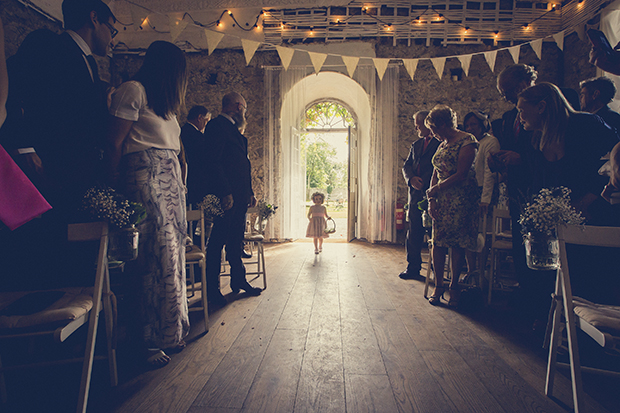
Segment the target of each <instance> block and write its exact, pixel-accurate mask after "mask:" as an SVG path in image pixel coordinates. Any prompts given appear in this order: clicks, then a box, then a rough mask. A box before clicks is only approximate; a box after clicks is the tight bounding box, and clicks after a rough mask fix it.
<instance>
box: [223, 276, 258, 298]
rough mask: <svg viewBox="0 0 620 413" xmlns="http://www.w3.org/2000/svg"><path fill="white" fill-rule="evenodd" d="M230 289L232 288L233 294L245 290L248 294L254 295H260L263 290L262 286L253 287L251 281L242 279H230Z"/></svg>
mask: <svg viewBox="0 0 620 413" xmlns="http://www.w3.org/2000/svg"><path fill="white" fill-rule="evenodd" d="M230 289H231V290H232V292H233V294H237V293H238V292H239V290H244V291H245V292H246V294H248V295H253V296H257V295H260V293H261V292H262V291H263V290H262V289H260V288H255V287H252V286H251V285H250V283H249V282H247V281H246V280H241V281H234V280H230Z"/></svg>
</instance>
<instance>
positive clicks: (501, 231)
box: [485, 206, 512, 304]
mask: <svg viewBox="0 0 620 413" xmlns="http://www.w3.org/2000/svg"><path fill="white" fill-rule="evenodd" d="M491 219H492V222H491V224H492V227H491V244H490V245H489V250H490V256H491V260H490V261H491V262H490V264H489V270H488V272H487V274H488V275H487V279H488V281H489V291H488V296H487V303H488V304H491V297H492V294H493V288H494V286H495V283H496V281H497V279H498V278H499V277H498V273H499V269H500V267H501V261H502V257H505V256H507V255H512V229H511V223H512V221H511V218H510V211H509V210H508V209H504V208H500V207H498V206H495V207H493V215H492V218H491ZM485 264H486V263H485Z"/></svg>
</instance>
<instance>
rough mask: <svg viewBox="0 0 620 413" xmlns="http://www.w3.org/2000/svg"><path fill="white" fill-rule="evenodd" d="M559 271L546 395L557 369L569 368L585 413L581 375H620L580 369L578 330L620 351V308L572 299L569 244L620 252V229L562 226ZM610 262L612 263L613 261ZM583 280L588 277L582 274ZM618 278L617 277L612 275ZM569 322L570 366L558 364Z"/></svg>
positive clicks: (550, 328)
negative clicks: (558, 353) (563, 333)
mask: <svg viewBox="0 0 620 413" xmlns="http://www.w3.org/2000/svg"><path fill="white" fill-rule="evenodd" d="M557 232H558V239H559V244H560V268H559V269H558V270H557V277H556V284H555V293H554V301H553V311H552V316H551V317H550V322H549V324H548V326H547V336H546V339H545V345H549V358H548V363H547V378H546V382H545V394H546V395H547V396H549V397H551V396H552V395H553V384H554V378H555V371H556V368H557V366H567V367H569V369H570V372H571V384H572V391H573V405H574V411H575V412H576V413H578V412H583V411H584V406H583V388H582V381H581V371H582V370H583V371H589V372H592V373H602V374H605V375H613V376H617V377H620V373H618V372H610V371H607V370H600V369H593V368H589V367H585V366H581V362H580V359H579V347H578V343H577V331H576V330H577V328H579V329H581V330H582V331H583V332H585V333H586V334H588V335H589V336H591V337H592V338H593V339H594V340H595V341H596V342H597V343H598V344H599V345H601V346H602V347H605V348H607V349H612V348H616V349H617V348H618V345H619V344H620V307H617V306H606V305H599V304H595V303H591V302H589V301H587V300H583V299H581V298H579V297H573V293H572V287H571V281H570V272H569V268H568V258H567V256H566V244H576V245H590V246H598V247H616V248H620V228H615V227H594V226H559V227H558V231H557ZM610 259H613V258H612V257H610ZM580 276H585V274H581V275H580ZM610 276H612V277H613V276H618V274H610ZM562 316H564V320H565V321H566V326H565V327H566V336H567V340H568V356H569V357H568V358H569V363H568V365H566V364H565V363H559V362H558V361H557V350H558V348H559V346H560V341H561V338H562V336H561V334H562V330H563V328H562V327H563V326H562V323H563V320H562Z"/></svg>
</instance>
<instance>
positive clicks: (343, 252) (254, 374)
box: [89, 242, 620, 413]
mask: <svg viewBox="0 0 620 413" xmlns="http://www.w3.org/2000/svg"><path fill="white" fill-rule="evenodd" d="M266 256H267V272H268V285H269V288H268V289H267V290H266V291H264V292H263V294H262V295H260V296H259V297H244V296H243V295H240V296H238V297H236V299H233V298H232V297H229V300H230V301H231V302H230V303H229V305H227V306H226V307H225V308H223V309H221V310H219V311H217V312H215V313H213V314H212V315H211V328H210V331H209V332H208V334H206V335H204V336H202V337H200V338H198V339H196V340H195V341H192V342H190V343H189V344H188V346H187V348H186V349H185V350H184V351H183V352H181V353H179V354H176V355H173V356H172V361H171V363H170V364H169V365H168V366H166V367H165V368H162V369H159V370H153V371H147V372H143V373H141V374H139V375H135V376H133V377H131V376H130V377H127V375H125V376H123V374H122V372H123V366H122V365H121V366H120V367H119V369H120V370H121V376H122V377H125V378H124V379H123V382H121V384H120V385H119V387H117V388H115V389H110V388H109V386H108V387H107V388H106V383H105V380H103V379H100V378H99V379H97V380H95V384H94V386H95V387H94V388H93V390H92V397H91V401H90V403H89V411H91V412H119V413H120V412H125V413H138V412H178V413H198V412H205V413H215V412H227V413H233V412H295V413H296V412H300V413H301V412H348V413H353V412H565V411H570V408H569V407H567V406H566V405H565V404H563V403H566V404H567V405H568V406H570V405H572V402H571V397H570V381H569V380H568V379H567V378H566V377H565V376H563V375H560V377H558V379H557V380H556V397H557V398H558V399H559V402H557V401H555V400H552V399H549V398H547V397H546V396H545V395H544V375H545V363H546V361H545V356H544V351H542V350H538V349H537V346H536V345H535V344H533V343H532V342H531V340H530V339H528V337H526V336H524V335H523V334H521V332H520V331H518V330H515V328H514V325H515V324H514V323H513V322H511V321H510V320H508V319H504V318H503V317H505V313H504V312H503V311H502V310H501V309H497V308H494V307H492V308H485V309H484V310H483V311H481V312H480V313H478V314H461V313H459V312H457V311H454V310H451V309H449V308H447V307H446V306H439V307H433V306H431V305H429V304H428V303H427V301H426V300H425V299H424V297H423V296H422V293H423V287H424V284H423V282H422V281H417V280H411V281H405V280H401V279H399V278H398V276H397V274H398V273H399V272H400V271H401V270H402V269H403V268H404V266H405V253H404V249H403V247H399V246H385V245H373V244H367V243H363V242H354V243H326V244H325V245H324V252H323V253H322V254H320V255H315V254H314V253H313V248H312V244H309V243H305V242H295V243H288V244H279V245H269V246H267V248H266ZM225 280H226V279H224V278H223V282H227V281H225ZM254 284H255V285H260V282H259V281H254ZM226 292H227V291H226V290H224V293H225V294H226ZM201 328H203V327H202V323H201V322H200V320H196V321H194V323H193V329H195V330H200V329H201ZM96 368H98V369H104V370H105V366H104V365H103V364H99V365H96ZM105 378H106V377H104V379H105ZM584 380H585V382H586V385H587V384H588V382H589V380H590V376H585V377H584ZM609 380H610V379H607V382H609ZM618 384H620V383H619V382H618V381H616V385H618ZM586 388H587V386H586ZM612 388H613V387H612ZM616 388H620V387H616ZM616 393H617V392H616ZM593 396H594V397H592V396H591V395H588V397H587V399H586V407H587V411H590V412H605V411H614V408H613V406H615V407H617V406H618V405H619V404H618V403H619V402H620V398H619V396H618V395H617V394H615V395H611V396H600V395H597V394H593ZM562 402H563V403H562ZM605 406H607V409H606V408H605ZM609 406H612V407H611V408H610V407H609ZM615 411H617V410H615Z"/></svg>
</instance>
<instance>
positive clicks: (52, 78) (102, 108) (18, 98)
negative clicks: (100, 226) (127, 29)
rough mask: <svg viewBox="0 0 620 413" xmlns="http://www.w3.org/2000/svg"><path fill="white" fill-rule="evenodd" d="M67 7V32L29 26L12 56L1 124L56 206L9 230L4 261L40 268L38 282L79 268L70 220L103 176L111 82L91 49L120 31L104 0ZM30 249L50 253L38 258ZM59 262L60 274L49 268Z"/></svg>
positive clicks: (77, 0)
mask: <svg viewBox="0 0 620 413" xmlns="http://www.w3.org/2000/svg"><path fill="white" fill-rule="evenodd" d="M62 10H63V17H64V23H65V29H66V31H65V32H64V33H62V34H60V35H57V34H55V33H53V32H51V31H49V30H37V31H35V32H33V33H30V34H29V35H28V36H27V37H26V39H25V40H24V42H23V43H22V45H21V46H20V48H19V50H18V51H17V53H16V54H15V55H14V56H12V57H11V58H10V59H9V62H8V68H9V81H10V86H9V101H8V103H7V108H8V118H7V122H6V123H5V125H4V126H3V128H2V131H1V139H2V143H3V145H4V146H5V147H6V148H7V150H9V151H10V153H11V154H12V155H13V156H14V159H15V160H16V162H17V163H18V164H19V165H20V167H21V168H22V169H23V170H24V171H25V172H26V174H27V175H28V176H29V177H30V178H31V180H32V181H33V183H34V184H35V186H37V189H39V191H40V192H41V193H42V194H43V195H44V196H45V198H46V199H47V200H48V201H49V203H50V204H51V205H52V207H53V208H52V210H51V211H49V212H47V213H45V214H44V215H43V217H42V219H40V220H34V221H31V222H30V223H28V224H26V225H24V226H23V227H21V228H19V229H18V230H16V231H14V232H13V233H11V234H9V235H8V236H7V235H6V234H5V235H3V237H4V238H5V239H4V240H3V241H7V243H8V244H9V245H12V246H13V248H14V251H13V250H12V251H8V250H6V249H4V251H3V255H5V254H6V255H5V256H6V258H7V260H4V259H3V263H6V265H8V266H9V267H10V263H13V265H14V266H15V268H18V269H19V270H20V271H24V270H26V271H29V272H31V273H34V274H38V275H40V280H37V281H39V284H38V285H34V284H35V283H33V286H34V287H39V288H46V287H52V286H54V283H53V282H54V281H55V280H58V282H61V278H62V279H64V278H66V276H67V275H69V276H70V275H72V273H73V272H75V274H73V275H74V276H75V275H77V274H79V272H78V271H77V268H79V264H75V262H76V261H79V259H75V258H77V257H74V254H73V253H72V252H71V251H72V250H71V249H70V248H71V247H70V246H69V245H68V244H67V223H68V222H71V221H72V220H75V219H76V216H77V215H78V214H77V211H78V209H79V207H80V203H81V198H82V196H83V195H84V192H85V191H86V189H88V188H89V187H91V186H93V185H95V184H96V182H97V179H98V178H99V177H100V176H101V175H100V174H101V172H102V166H101V164H102V163H101V153H102V149H103V133H104V132H105V123H106V119H107V116H108V115H107V101H106V97H107V96H106V85H105V83H103V82H102V81H101V80H100V78H99V74H98V68H97V64H96V62H95V59H94V57H93V56H92V55H93V54H95V55H98V56H106V55H107V53H108V52H109V50H110V46H111V42H112V38H113V37H114V35H115V34H116V32H117V30H116V29H115V28H114V23H115V22H116V19H115V17H114V15H113V14H112V12H111V11H110V9H109V7H108V6H107V5H106V4H105V3H103V2H102V1H101V0H64V1H63V4H62ZM7 237H8V238H10V239H6V238H7ZM33 243H34V244H33ZM39 244H40V245H39ZM26 245H28V248H26ZM23 250H25V251H28V250H30V251H32V250H36V251H38V254H45V256H41V255H39V259H37V260H32V259H31V257H29V256H27V255H26V256H22V255H24V254H21V253H20V251H23ZM25 254H27V253H25ZM71 266H75V270H72V269H71V268H69V267H71ZM30 267H32V268H30ZM56 269H57V270H58V271H59V275H61V276H59V277H54V276H52V275H51V274H50V272H53V271H54V270H56ZM13 278H17V277H13Z"/></svg>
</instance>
